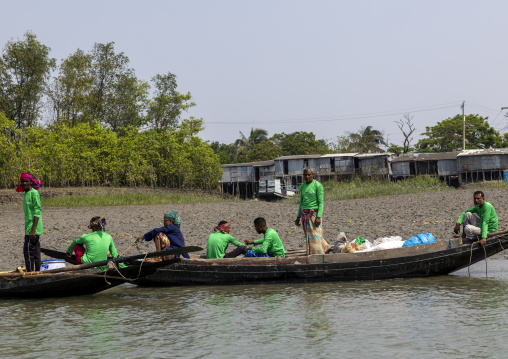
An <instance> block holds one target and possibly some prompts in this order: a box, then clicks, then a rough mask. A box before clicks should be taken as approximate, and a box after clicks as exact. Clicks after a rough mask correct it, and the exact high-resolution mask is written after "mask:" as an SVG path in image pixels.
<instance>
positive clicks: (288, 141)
mask: <svg viewBox="0 0 508 359" xmlns="http://www.w3.org/2000/svg"><path fill="white" fill-rule="evenodd" d="M271 141H272V142H273V143H274V144H275V146H277V147H278V148H279V149H280V150H281V151H282V156H291V155H315V154H326V153H330V149H329V148H328V146H327V144H326V142H325V141H324V140H316V135H315V134H314V133H313V132H305V131H297V132H292V133H288V134H286V133H284V132H283V133H280V134H279V133H278V134H275V135H273V136H272V138H271Z"/></svg>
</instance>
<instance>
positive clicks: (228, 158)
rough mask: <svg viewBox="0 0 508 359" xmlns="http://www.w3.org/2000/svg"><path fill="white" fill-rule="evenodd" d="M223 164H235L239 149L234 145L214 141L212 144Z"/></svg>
mask: <svg viewBox="0 0 508 359" xmlns="http://www.w3.org/2000/svg"><path fill="white" fill-rule="evenodd" d="M210 147H211V148H212V150H213V152H214V153H215V154H216V155H217V157H218V158H219V162H220V163H221V164H227V163H235V161H236V150H237V147H236V145H235V144H234V143H230V144H225V143H219V142H218V141H214V142H212V143H211V144H210Z"/></svg>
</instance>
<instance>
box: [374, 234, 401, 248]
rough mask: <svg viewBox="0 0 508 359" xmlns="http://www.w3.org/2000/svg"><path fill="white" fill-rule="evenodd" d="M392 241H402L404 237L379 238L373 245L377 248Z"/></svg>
mask: <svg viewBox="0 0 508 359" xmlns="http://www.w3.org/2000/svg"><path fill="white" fill-rule="evenodd" d="M391 241H402V237H401V236H390V237H379V238H377V239H376V240H375V241H374V243H372V245H373V246H377V245H378V244H381V243H386V242H391Z"/></svg>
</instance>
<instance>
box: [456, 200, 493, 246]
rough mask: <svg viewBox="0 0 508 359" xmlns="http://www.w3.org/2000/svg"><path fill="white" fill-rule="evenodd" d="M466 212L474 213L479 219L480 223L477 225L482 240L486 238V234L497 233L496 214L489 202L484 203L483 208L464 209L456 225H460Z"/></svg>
mask: <svg viewBox="0 0 508 359" xmlns="http://www.w3.org/2000/svg"><path fill="white" fill-rule="evenodd" d="M466 212H472V213H476V214H477V215H478V217H480V219H481V221H480V224H479V225H478V226H479V227H480V228H481V230H482V238H487V233H492V232H496V231H497V213H496V210H495V209H494V207H493V206H492V205H491V204H490V203H489V202H484V203H483V206H481V207H476V206H474V207H473V208H469V209H466V210H465V211H464V212H462V214H461V215H460V217H459V219H458V220H457V223H459V224H460V223H462V221H463V220H464V216H465V215H466Z"/></svg>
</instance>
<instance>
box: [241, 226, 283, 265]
mask: <svg viewBox="0 0 508 359" xmlns="http://www.w3.org/2000/svg"><path fill="white" fill-rule="evenodd" d="M254 226H255V228H256V232H258V233H259V234H261V233H262V234H264V236H263V238H262V239H257V240H255V241H249V240H246V241H245V244H253V245H257V244H261V247H253V246H250V247H248V249H247V252H246V253H245V257H285V256H286V251H285V250H284V246H283V245H282V241H281V240H280V238H279V235H278V233H277V232H276V231H275V229H272V228H268V227H267V225H266V220H265V219H264V218H262V217H258V218H256V219H255V220H254Z"/></svg>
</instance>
